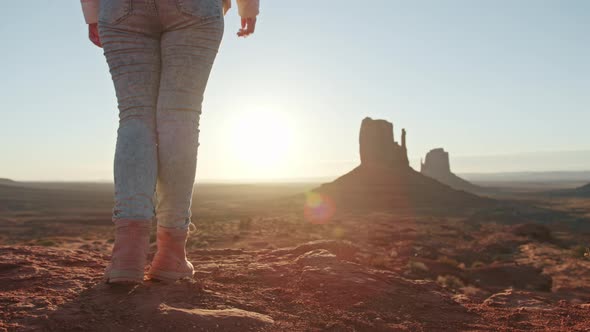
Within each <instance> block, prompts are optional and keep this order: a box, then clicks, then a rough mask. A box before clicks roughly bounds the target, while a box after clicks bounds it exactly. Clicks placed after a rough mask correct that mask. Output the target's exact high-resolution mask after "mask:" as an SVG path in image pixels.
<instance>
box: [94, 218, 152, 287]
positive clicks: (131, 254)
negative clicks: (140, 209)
mask: <svg viewBox="0 0 590 332" xmlns="http://www.w3.org/2000/svg"><path fill="white" fill-rule="evenodd" d="M150 226H151V223H150V222H149V221H147V220H117V221H116V222H115V244H114V245H113V255H112V257H111V264H109V266H108V267H107V269H106V271H105V280H106V282H107V283H141V282H143V272H144V269H145V265H146V260H147V254H148V251H149V246H150Z"/></svg>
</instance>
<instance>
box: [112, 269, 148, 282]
mask: <svg viewBox="0 0 590 332" xmlns="http://www.w3.org/2000/svg"><path fill="white" fill-rule="evenodd" d="M105 282H106V283H107V284H141V283H142V282H143V271H141V272H138V271H130V270H111V271H109V272H107V273H106V274H105Z"/></svg>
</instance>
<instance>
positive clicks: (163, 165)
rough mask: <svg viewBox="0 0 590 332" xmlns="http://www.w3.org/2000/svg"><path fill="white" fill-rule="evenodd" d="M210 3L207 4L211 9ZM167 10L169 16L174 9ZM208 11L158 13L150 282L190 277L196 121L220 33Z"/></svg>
mask: <svg viewBox="0 0 590 332" xmlns="http://www.w3.org/2000/svg"><path fill="white" fill-rule="evenodd" d="M215 1H217V0H211V7H212V8H213V7H214V6H215V4H216V2H215ZM217 2H219V1H217ZM202 3H203V4H204V3H206V1H203V2H202ZM219 3H220V2H219ZM193 8H196V7H193ZM161 9H163V10H164V9H165V8H161ZM168 9H170V10H171V11H172V12H174V11H175V10H177V9H178V8H177V7H176V8H168ZM205 9H210V8H205ZM199 12H200V13H202V11H200V10H199ZM212 13H213V14H215V15H213V16H210V17H206V18H204V17H191V16H190V15H188V16H187V15H186V13H183V14H180V13H178V12H176V14H177V15H169V16H167V15H162V19H163V22H164V23H165V24H164V29H165V32H164V33H163V34H162V38H161V49H162V77H161V80H160V91H159V99H158V108H157V114H156V128H157V133H158V185H157V198H158V206H157V210H156V211H157V212H156V214H157V219H158V237H157V244H158V251H157V252H156V255H155V256H154V260H153V261H152V266H151V268H150V270H149V272H148V277H149V278H151V279H159V280H166V281H171V280H177V279H179V278H183V277H191V276H192V275H193V266H192V264H191V263H190V262H189V261H188V260H187V259H186V249H185V245H186V241H187V237H188V232H189V230H188V228H189V225H190V221H191V219H190V218H191V211H190V208H191V198H192V193H193V186H194V183H195V171H196V163H197V149H198V146H199V118H200V115H201V104H202V102H203V94H204V92H205V87H206V85H207V80H208V79H209V73H210V72H211V67H212V66H213V61H214V60H215V57H216V55H217V50H218V48H219V44H220V42H221V37H222V35H223V18H222V16H221V10H219V11H215V10H214V9H213V10H212ZM179 14H180V15H179ZM167 28H168V29H167Z"/></svg>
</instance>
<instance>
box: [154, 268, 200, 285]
mask: <svg viewBox="0 0 590 332" xmlns="http://www.w3.org/2000/svg"><path fill="white" fill-rule="evenodd" d="M194 274H195V272H194V271H193V272H170V271H161V270H155V271H149V272H148V274H147V277H148V279H154V280H160V281H166V282H174V281H176V280H179V279H182V278H187V277H189V278H191V279H192V277H193V275H194Z"/></svg>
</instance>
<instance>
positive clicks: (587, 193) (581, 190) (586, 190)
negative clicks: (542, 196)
mask: <svg viewBox="0 0 590 332" xmlns="http://www.w3.org/2000/svg"><path fill="white" fill-rule="evenodd" d="M548 194H549V195H550V196H562V197H579V198H588V197H590V183H588V184H586V185H584V186H581V187H578V188H574V189H563V190H554V191H551V192H549V193H548Z"/></svg>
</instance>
